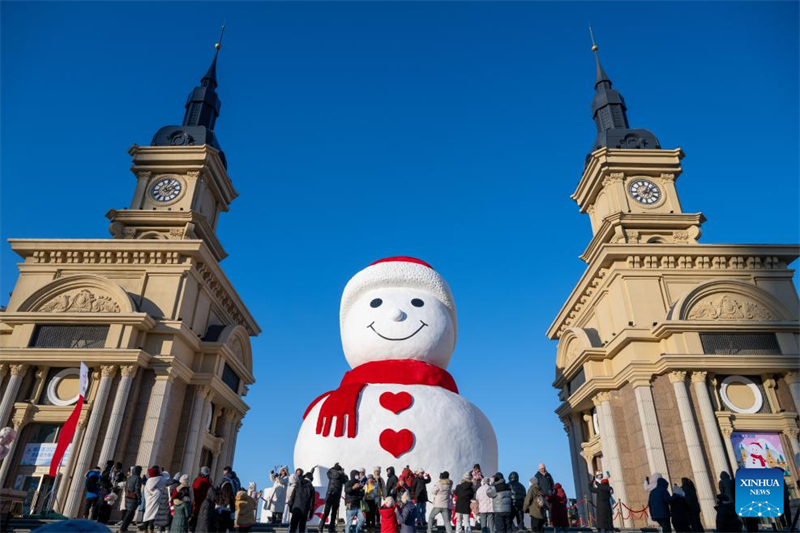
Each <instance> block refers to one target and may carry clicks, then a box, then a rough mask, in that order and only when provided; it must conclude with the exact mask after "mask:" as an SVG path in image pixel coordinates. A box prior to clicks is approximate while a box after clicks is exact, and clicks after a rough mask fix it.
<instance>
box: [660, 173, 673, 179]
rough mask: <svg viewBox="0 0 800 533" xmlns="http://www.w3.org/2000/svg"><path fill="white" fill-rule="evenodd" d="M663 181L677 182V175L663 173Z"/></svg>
mask: <svg viewBox="0 0 800 533" xmlns="http://www.w3.org/2000/svg"><path fill="white" fill-rule="evenodd" d="M661 179H662V180H664V181H675V174H668V173H666V172H662V173H661Z"/></svg>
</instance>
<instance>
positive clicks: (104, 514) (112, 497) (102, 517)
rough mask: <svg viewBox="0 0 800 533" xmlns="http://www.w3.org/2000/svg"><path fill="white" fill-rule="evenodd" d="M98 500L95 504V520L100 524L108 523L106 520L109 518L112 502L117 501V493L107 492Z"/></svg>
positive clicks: (112, 506)
mask: <svg viewBox="0 0 800 533" xmlns="http://www.w3.org/2000/svg"><path fill="white" fill-rule="evenodd" d="M100 500H101V501H100V503H99V504H97V521H98V522H99V523H100V524H108V520H109V519H110V518H111V510H112V509H113V508H114V504H115V503H117V495H116V494H115V493H113V492H109V493H108V494H106V495H105V496H103V497H102V498H101V499H100Z"/></svg>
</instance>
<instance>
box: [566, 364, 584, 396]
mask: <svg viewBox="0 0 800 533" xmlns="http://www.w3.org/2000/svg"><path fill="white" fill-rule="evenodd" d="M584 383H586V373H585V372H584V371H583V369H582V368H581V369H580V371H579V372H578V373H577V374H575V377H574V378H572V379H571V380H570V381H569V384H568V385H567V390H569V393H570V395H571V394H572V393H574V392H575V391H576V390H578V388H579V387H580V386H581V385H583V384H584Z"/></svg>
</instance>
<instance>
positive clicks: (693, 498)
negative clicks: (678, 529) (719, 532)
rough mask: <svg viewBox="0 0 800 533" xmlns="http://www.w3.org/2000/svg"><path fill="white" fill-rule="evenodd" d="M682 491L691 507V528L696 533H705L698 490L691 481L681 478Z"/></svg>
mask: <svg viewBox="0 0 800 533" xmlns="http://www.w3.org/2000/svg"><path fill="white" fill-rule="evenodd" d="M681 490H683V493H684V495H685V497H686V503H687V504H688V505H689V526H690V527H691V528H692V531H693V532H694V533H704V531H705V530H704V529H703V522H702V521H701V520H700V498H698V497H697V489H696V488H695V486H694V482H692V480H691V479H689V478H686V477H682V478H681Z"/></svg>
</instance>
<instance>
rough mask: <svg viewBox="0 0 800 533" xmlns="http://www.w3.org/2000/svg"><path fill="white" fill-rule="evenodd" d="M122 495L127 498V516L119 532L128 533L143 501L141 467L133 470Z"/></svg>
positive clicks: (135, 467) (123, 517)
mask: <svg viewBox="0 0 800 533" xmlns="http://www.w3.org/2000/svg"><path fill="white" fill-rule="evenodd" d="M122 495H123V497H124V498H125V514H124V515H123V516H122V521H121V522H120V524H119V531H120V533H125V532H126V531H128V526H130V525H131V522H133V517H134V516H136V508H137V507H139V504H140V503H141V501H142V467H141V466H134V467H133V470H131V475H130V476H128V478H127V479H126V480H125V488H124V489H123V494H122Z"/></svg>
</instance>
